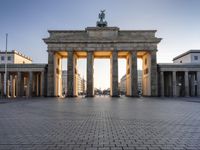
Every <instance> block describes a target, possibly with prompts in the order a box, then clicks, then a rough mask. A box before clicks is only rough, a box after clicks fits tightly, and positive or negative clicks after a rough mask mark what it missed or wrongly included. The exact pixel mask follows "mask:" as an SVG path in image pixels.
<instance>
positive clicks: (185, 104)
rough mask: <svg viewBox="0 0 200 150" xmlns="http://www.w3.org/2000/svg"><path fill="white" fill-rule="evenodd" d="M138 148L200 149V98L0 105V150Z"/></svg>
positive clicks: (36, 101) (43, 100)
mask: <svg viewBox="0 0 200 150" xmlns="http://www.w3.org/2000/svg"><path fill="white" fill-rule="evenodd" d="M0 101H2V100H1V99H0ZM5 102H6V103H5ZM135 149H136V150H172V149H175V150H182V149H183V150H184V149H187V150H197V149H200V99H198V98H196V99H190V98H183V99H178V98H176V99H175V98H171V99H170V98H165V99H159V98H126V97H123V98H109V97H104V98H98V97H96V98H67V99H58V98H31V99H23V100H13V101H10V100H9V101H8V102H7V101H6V100H3V102H2V103H1V102H0V150H135Z"/></svg>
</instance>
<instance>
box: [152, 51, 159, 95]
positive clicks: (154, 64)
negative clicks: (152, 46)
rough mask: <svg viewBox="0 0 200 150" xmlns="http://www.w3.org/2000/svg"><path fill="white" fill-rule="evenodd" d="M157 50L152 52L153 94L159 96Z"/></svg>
mask: <svg viewBox="0 0 200 150" xmlns="http://www.w3.org/2000/svg"><path fill="white" fill-rule="evenodd" d="M156 52H157V51H156V50H154V51H152V52H151V62H150V64H151V67H150V68H151V79H150V80H151V82H150V83H151V96H158V79H157V57H156Z"/></svg>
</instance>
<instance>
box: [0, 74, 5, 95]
mask: <svg viewBox="0 0 200 150" xmlns="http://www.w3.org/2000/svg"><path fill="white" fill-rule="evenodd" d="M3 85H4V82H3V73H0V86H1V87H0V89H1V95H0V96H3V95H4V93H3V92H4V86H3Z"/></svg>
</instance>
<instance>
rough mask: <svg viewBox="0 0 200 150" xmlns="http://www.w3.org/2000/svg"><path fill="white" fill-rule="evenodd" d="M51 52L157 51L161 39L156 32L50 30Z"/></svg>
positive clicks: (112, 28) (87, 29) (95, 28)
mask: <svg viewBox="0 0 200 150" xmlns="http://www.w3.org/2000/svg"><path fill="white" fill-rule="evenodd" d="M48 32H49V33H50V37H49V38H45V39H44V42H45V43H46V44H48V50H49V51H57V50H58V51H60V50H70V49H73V50H83V51H84V50H95V51H97V50H111V51H112V50H114V49H117V50H157V44H158V43H159V42H160V41H161V38H157V37H155V33H156V30H119V28H117V27H104V28H100V27H88V28H86V29H85V30H49V31H48Z"/></svg>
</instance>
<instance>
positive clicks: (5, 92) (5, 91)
mask: <svg viewBox="0 0 200 150" xmlns="http://www.w3.org/2000/svg"><path fill="white" fill-rule="evenodd" d="M7 48H8V33H6V52H5V77H4V79H5V80H4V95H5V97H7Z"/></svg>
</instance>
